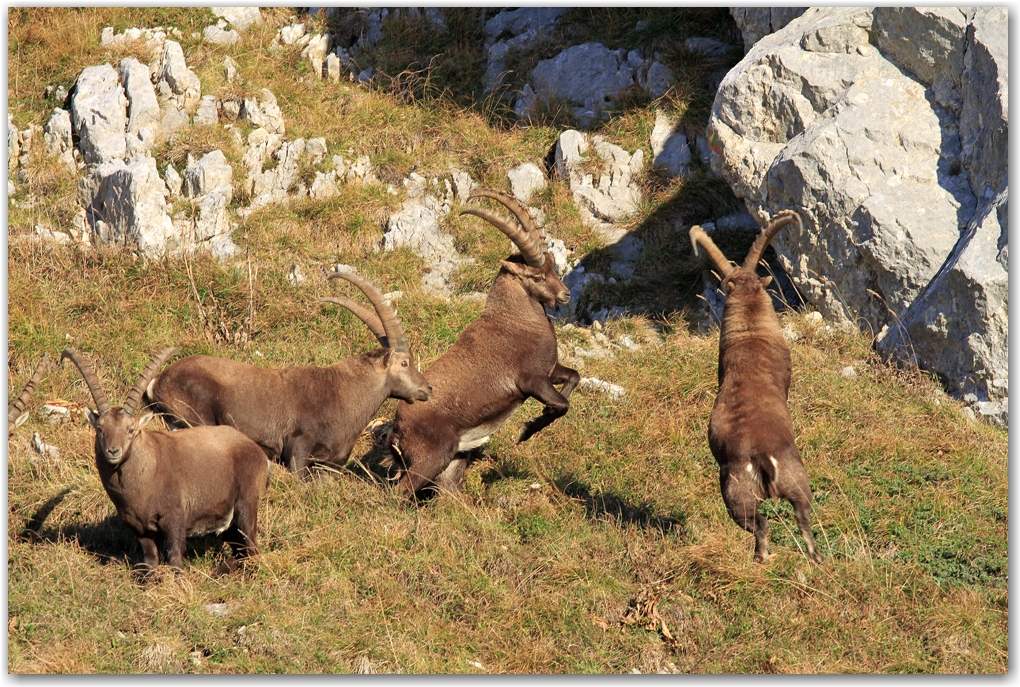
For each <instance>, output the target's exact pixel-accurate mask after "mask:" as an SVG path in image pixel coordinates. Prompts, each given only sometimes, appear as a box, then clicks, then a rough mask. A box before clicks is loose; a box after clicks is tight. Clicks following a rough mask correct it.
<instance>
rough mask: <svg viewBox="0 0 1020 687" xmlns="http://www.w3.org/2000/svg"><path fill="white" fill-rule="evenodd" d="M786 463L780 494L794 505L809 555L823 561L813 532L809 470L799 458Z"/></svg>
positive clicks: (813, 558)
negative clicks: (786, 467)
mask: <svg viewBox="0 0 1020 687" xmlns="http://www.w3.org/2000/svg"><path fill="white" fill-rule="evenodd" d="M783 464H784V465H787V466H789V467H788V469H786V470H785V471H783V473H782V474H781V475H780V481H779V491H780V495H781V496H782V497H783V498H785V499H786V500H787V501H789V502H790V503H791V504H792V505H793V510H794V513H796V517H797V527H798V528H799V529H800V534H801V536H802V537H804V546H805V548H807V553H808V556H809V557H810V558H811V560H813V561H814V562H815V563H821V562H822V561H823V560H825V559H824V558H822V555H821V554H820V553H818V547H817V546H816V545H815V537H814V534H812V532H811V521H810V515H811V485H810V483H809V481H808V475H807V470H805V469H804V465H803V463H801V462H800V460H799V459H798V460H797V461H796V462H793V461H785V462H784V463H783Z"/></svg>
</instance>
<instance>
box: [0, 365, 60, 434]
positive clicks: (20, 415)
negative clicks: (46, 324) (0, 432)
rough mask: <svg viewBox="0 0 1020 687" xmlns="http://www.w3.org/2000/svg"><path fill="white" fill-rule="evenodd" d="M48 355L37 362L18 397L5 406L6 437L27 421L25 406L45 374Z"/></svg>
mask: <svg viewBox="0 0 1020 687" xmlns="http://www.w3.org/2000/svg"><path fill="white" fill-rule="evenodd" d="M49 357H50V354H49V353H43V356H42V360H40V361H39V365H38V366H37V367H36V368H35V372H34V373H33V374H32V377H31V378H30V379H29V380H28V383H27V384H25V388H23V389H22V390H21V393H20V394H18V397H17V398H15V399H14V400H13V401H11V402H10V403H8V404H7V436H8V437H9V436H11V435H12V434H14V429H15V428H16V427H20V426H21V425H23V424H25V421H26V420H27V419H28V411H27V410H25V404H26V403H28V399H29V397H30V396H31V395H32V392H33V391H35V385H36V384H38V383H39V380H40V379H42V376H43V373H45V372H46V368H47V366H48V365H47V363H48V362H49Z"/></svg>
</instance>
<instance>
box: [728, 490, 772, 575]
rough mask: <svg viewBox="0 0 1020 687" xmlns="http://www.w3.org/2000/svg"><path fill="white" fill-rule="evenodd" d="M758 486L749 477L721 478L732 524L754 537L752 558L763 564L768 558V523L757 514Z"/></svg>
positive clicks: (759, 498) (759, 503)
mask: <svg viewBox="0 0 1020 687" xmlns="http://www.w3.org/2000/svg"><path fill="white" fill-rule="evenodd" d="M757 486H758V485H756V484H755V483H753V480H752V478H751V477H749V476H743V477H742V476H740V475H734V476H732V477H729V478H726V477H724V478H723V483H722V495H723V501H724V502H725V503H726V510H727V511H729V514H730V517H731V518H732V519H733V522H735V523H737V524H738V525H740V526H741V527H742V528H744V529H745V530H747V531H748V532H750V533H751V534H753V535H754V558H755V560H756V561H759V562H764V561H766V560H768V557H769V521H768V518H766V517H765V516H764V515H762V514H761V513H759V512H758V508H759V506H761V504H762V500H763V499H762V497H761V495H760V494H758V493H757V492H758V489H757V488H756V487H757Z"/></svg>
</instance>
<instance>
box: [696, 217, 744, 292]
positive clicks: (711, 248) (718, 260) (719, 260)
mask: <svg viewBox="0 0 1020 687" xmlns="http://www.w3.org/2000/svg"><path fill="white" fill-rule="evenodd" d="M689 233H690V237H691V247H692V248H693V249H694V254H695V255H697V254H698V244H699V243H700V244H701V247H702V248H704V249H705V252H706V253H708V257H710V258H711V259H712V262H714V263H715V266H716V268H718V270H719V272H720V273H721V274H722V278H723V279H725V278H726V277H728V276H730V273H731V272H733V269H734V267H733V263H731V262H730V261H729V260H727V259H726V256H725V255H723V254H722V251H721V250H719V247H718V246H716V245H715V242H714V241H713V240H712V239H711V238H710V237H709V235H708V234H706V233H705V230H704V229H702V228H701V225H699V224H695V225H694V226H693V227H691V230H690V232H689Z"/></svg>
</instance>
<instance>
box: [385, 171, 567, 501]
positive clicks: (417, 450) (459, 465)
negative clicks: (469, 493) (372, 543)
mask: <svg viewBox="0 0 1020 687" xmlns="http://www.w3.org/2000/svg"><path fill="white" fill-rule="evenodd" d="M471 198H491V199H493V200H496V201H498V202H499V203H501V204H503V205H504V206H505V207H506V208H508V209H509V210H510V211H511V212H513V214H514V215H515V216H516V217H517V219H518V221H519V222H520V223H521V226H522V227H523V229H519V228H518V227H517V226H515V225H514V224H512V223H511V222H510V221H508V220H507V219H504V218H503V217H500V216H499V215H497V214H495V213H493V212H490V211H488V210H484V209H480V208H468V209H466V210H464V211H463V212H462V213H461V214H470V215H475V216H477V217H481V218H482V219H484V220H486V221H487V222H489V223H490V224H492V225H493V226H495V227H496V228H497V229H499V230H500V231H502V232H503V233H504V234H506V235H507V236H508V237H509V238H510V239H511V240H512V241H513V242H514V244H516V245H517V247H518V248H519V249H520V253H515V254H513V255H511V256H510V257H508V258H507V259H506V260H504V261H503V264H502V266H501V267H500V270H499V274H497V275H496V279H495V281H494V282H493V284H492V288H491V289H490V290H489V295H488V298H487V299H486V301H485V311H484V312H483V313H482V315H481V316H480V317H479V318H478V319H477V320H475V321H474V322H472V323H471V324H470V325H468V326H467V328H465V329H464V331H463V332H461V334H460V336H458V337H457V341H456V342H454V344H453V346H451V347H450V349H449V350H448V351H447V352H446V353H444V354H443V355H442V356H441V357H440V358H439V359H438V360H436V361H435V362H434V363H432V365H431V366H430V367H429V368H428V370H426V376H427V377H428V379H429V381H430V382H431V383H432V386H433V389H435V394H434V395H433V397H432V400H431V401H429V403H428V404H427V405H423V406H412V405H408V404H405V403H399V404H397V414H396V418H395V420H394V423H393V431H392V432H391V434H390V449H391V450H392V451H393V453H394V456H395V459H396V461H397V463H398V464H399V465H400V467H401V468H402V470H403V474H402V476H401V478H400V488H401V490H402V492H403V495H404V496H405V497H406V498H409V499H410V498H414V497H415V495H416V494H417V493H418V492H419V491H420V490H422V488H423V487H426V486H427V485H430V484H435V485H437V486H439V487H440V488H442V489H446V490H448V491H454V490H456V489H458V488H459V487H460V484H461V482H462V481H463V478H464V471H465V469H466V468H467V462H468V461H467V458H466V457H465V456H463V455H460V454H461V453H462V452H464V451H469V450H470V449H472V448H476V447H478V446H481V445H482V444H484V443H485V442H486V441H488V439H489V437H490V436H491V435H492V434H493V433H494V432H496V430H498V429H499V428H500V427H502V426H503V424H504V423H505V422H506V421H507V420H508V419H510V416H511V415H513V413H514V411H515V410H517V408H518V407H520V405H521V404H522V403H523V402H524V400H525V399H527V398H529V397H530V398H536V399H538V400H539V401H541V402H542V403H543V404H544V405H545V410H544V411H543V412H542V414H541V415H539V416H538V417H536V418H534V419H532V420H530V421H528V422H527V423H525V425H524V428H523V429H522V431H521V434H520V437H519V438H518V439H517V441H518V442H522V441H527V440H528V439H529V438H530V437H531V436H532V435H534V434H535V433H536V432H538V431H539V430H541V429H543V428H544V427H546V426H548V425H549V424H550V423H552V422H553V421H554V420H556V419H557V418H559V417H562V416H563V415H565V414H566V412H567V410H568V409H569V408H570V401H569V400H568V398H569V396H570V392H571V391H573V390H574V387H575V386H577V383H578V381H580V376H579V375H578V374H577V371H576V370H572V369H571V368H569V367H564V366H563V365H561V364H560V363H559V362H558V360H557V357H558V356H557V349H556V330H555V329H554V328H553V324H552V322H551V321H550V319H549V317H548V316H547V315H546V312H545V308H555V307H557V305H558V304H561V303H566V302H568V301H569V300H570V290H569V289H567V287H566V286H564V285H563V282H562V281H561V280H560V278H559V276H558V275H557V274H556V269H555V264H554V260H553V257H552V255H551V254H550V253H549V252H548V251H547V250H546V238H545V235H544V232H543V231H542V230H541V228H540V227H539V226H538V223H537V222H536V221H535V220H534V218H533V217H532V216H531V214H530V213H529V212H528V209H527V207H525V206H524V205H523V204H522V203H520V202H519V201H518V200H517V199H516V198H514V197H513V196H510V195H507V194H506V193H502V192H500V191H494V190H489V189H476V190H475V191H473V192H472V194H471ZM554 384H562V385H563V387H562V388H561V389H560V390H559V391H557V390H556V387H555V386H553V385H554Z"/></svg>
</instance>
